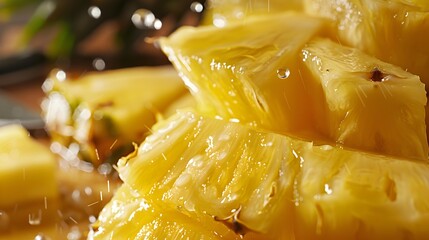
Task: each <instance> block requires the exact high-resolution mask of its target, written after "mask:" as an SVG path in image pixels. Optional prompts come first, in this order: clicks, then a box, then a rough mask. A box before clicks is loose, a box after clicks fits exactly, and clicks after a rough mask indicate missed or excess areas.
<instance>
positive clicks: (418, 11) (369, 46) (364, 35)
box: [304, 0, 429, 84]
mask: <svg viewBox="0 0 429 240" xmlns="http://www.w3.org/2000/svg"><path fill="white" fill-rule="evenodd" d="M424 6H426V7H424ZM427 7H428V3H427V1H418V0H391V1H385V0H344V1H337V0H305V1H304V9H305V11H306V12H307V13H309V14H311V15H316V16H323V17H326V18H329V19H332V20H333V21H334V22H335V25H336V28H337V40H338V41H340V42H341V43H342V44H345V45H349V46H352V47H356V48H359V49H361V50H363V51H364V52H366V53H368V54H370V55H372V56H375V57H377V58H379V59H381V60H383V61H386V62H389V63H392V64H395V65H397V66H400V67H402V68H403V69H406V70H407V71H409V72H411V73H413V74H416V75H419V76H420V77H421V80H422V81H423V82H424V83H425V84H428V83H429V70H428V68H427V66H428V65H429V48H428V47H427V41H426V40H425V39H426V38H427V36H428V35H427V33H428V32H429V12H428V11H427Z"/></svg>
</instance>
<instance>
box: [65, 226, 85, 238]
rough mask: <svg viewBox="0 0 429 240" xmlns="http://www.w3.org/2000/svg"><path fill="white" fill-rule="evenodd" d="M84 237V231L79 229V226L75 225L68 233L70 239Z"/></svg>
mask: <svg viewBox="0 0 429 240" xmlns="http://www.w3.org/2000/svg"><path fill="white" fill-rule="evenodd" d="M81 238H82V233H81V232H80V230H79V227H77V226H74V227H72V229H71V230H70V232H69V233H68V234H67V239H68V240H79V239H81Z"/></svg>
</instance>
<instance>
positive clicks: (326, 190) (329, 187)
mask: <svg viewBox="0 0 429 240" xmlns="http://www.w3.org/2000/svg"><path fill="white" fill-rule="evenodd" d="M325 193H326V194H328V195H331V194H332V188H331V186H329V184H327V183H326V184H325Z"/></svg>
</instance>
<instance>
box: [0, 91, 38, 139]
mask: <svg viewBox="0 0 429 240" xmlns="http://www.w3.org/2000/svg"><path fill="white" fill-rule="evenodd" d="M10 124H20V125H22V126H23V127H25V128H26V129H27V130H28V131H29V132H30V134H31V135H32V136H34V137H42V136H45V135H46V131H45V123H44V121H43V119H42V118H41V116H40V114H39V113H37V112H36V111H34V110H32V109H30V108H28V107H26V106H24V105H22V104H21V103H19V102H17V101H15V100H14V99H12V98H10V97H9V96H7V95H6V93H4V92H2V91H0V126H5V125H10Z"/></svg>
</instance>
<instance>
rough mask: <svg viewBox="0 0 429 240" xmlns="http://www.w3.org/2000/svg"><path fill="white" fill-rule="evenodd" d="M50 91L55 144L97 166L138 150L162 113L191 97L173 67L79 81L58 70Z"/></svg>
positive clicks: (48, 114) (47, 106)
mask: <svg viewBox="0 0 429 240" xmlns="http://www.w3.org/2000/svg"><path fill="white" fill-rule="evenodd" d="M44 89H45V91H46V93H47V98H46V101H44V103H43V104H42V105H43V106H42V108H43V110H44V118H45V120H46V124H47V127H48V130H49V131H50V133H51V135H52V137H53V140H54V141H55V142H58V143H60V144H61V145H63V146H65V147H66V148H68V149H69V150H68V151H65V152H66V153H70V152H73V153H76V152H79V156H80V158H82V159H84V160H87V161H90V162H92V163H94V164H95V165H99V164H101V163H102V162H115V161H116V160H117V159H118V158H119V157H120V156H122V155H124V154H127V153H129V152H130V151H132V149H133V148H132V144H131V143H132V142H133V141H141V140H143V139H144V136H145V135H146V134H147V131H148V130H149V129H150V127H151V126H152V124H153V123H155V122H156V116H157V114H158V113H162V111H163V110H164V109H165V108H167V107H168V105H169V104H170V103H171V102H173V101H174V100H175V99H177V98H179V97H180V96H181V95H183V94H184V93H185V92H186V90H185V88H184V86H183V83H182V82H181V80H180V78H179V77H178V75H177V73H176V72H175V71H174V70H173V68H171V67H137V68H129V69H122V70H111V71H106V72H103V73H89V74H86V75H84V76H82V77H79V78H78V79H71V78H67V77H66V76H65V72H64V71H61V70H56V71H53V72H52V73H51V75H50V76H49V78H48V79H47V80H46V82H45V83H44ZM66 157H67V156H66Z"/></svg>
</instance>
